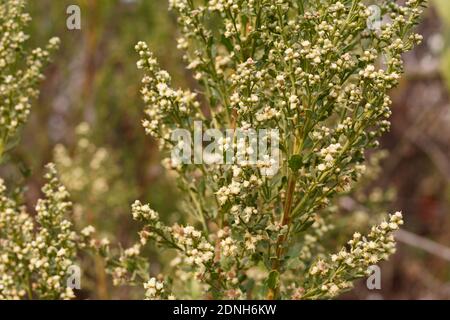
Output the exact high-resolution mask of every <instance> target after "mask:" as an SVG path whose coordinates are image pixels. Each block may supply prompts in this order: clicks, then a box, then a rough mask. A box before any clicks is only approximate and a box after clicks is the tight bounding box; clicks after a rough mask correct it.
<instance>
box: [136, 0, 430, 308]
mask: <svg viewBox="0 0 450 320" xmlns="http://www.w3.org/2000/svg"><path fill="white" fill-rule="evenodd" d="M378 3H379V8H380V9H381V13H382V15H383V17H386V18H387V19H389V22H387V23H385V24H381V26H380V29H376V28H368V27H367V24H368V21H369V20H370V18H371V16H370V15H371V11H370V10H368V7H367V6H366V5H365V4H364V3H363V2H362V1H350V0H348V1H332V0H330V1H292V0H277V1H266V0H259V1H258V0H254V1H237V0H235V1H234V0H230V1H222V0H217V1H216V0H214V1H212V0H211V1H208V2H205V3H204V4H203V5H202V4H200V2H198V1H194V0H171V1H170V7H171V8H172V10H174V11H175V12H176V13H177V15H178V21H179V23H180V26H181V32H182V36H181V37H180V39H179V41H178V44H179V45H178V47H179V48H180V49H183V50H185V59H186V61H187V63H188V69H190V70H192V72H193V73H194V77H195V79H196V80H198V82H199V84H200V85H201V88H202V90H200V91H199V92H197V93H194V92H191V91H189V90H176V89H173V88H172V86H171V78H170V75H169V74H168V73H167V72H166V71H164V70H162V69H161V68H160V67H159V65H158V63H157V61H156V59H155V58H154V56H153V54H152V53H151V51H150V50H149V48H148V46H147V45H146V44H145V43H143V42H140V43H139V44H137V45H136V51H137V52H138V54H139V56H140V60H139V61H138V63H137V65H138V68H140V69H143V70H144V71H145V73H146V75H145V76H144V78H143V80H142V82H143V89H142V95H143V98H144V101H145V103H146V108H145V114H146V118H145V119H144V121H143V126H144V128H145V130H146V132H147V133H148V134H150V135H152V136H153V137H155V138H157V139H158V140H159V141H160V147H161V149H162V152H163V153H165V154H167V155H168V154H170V152H172V151H173V149H174V148H177V147H179V146H180V143H179V141H175V140H174V139H172V137H173V136H174V133H176V131H177V130H178V129H185V130H188V131H189V132H194V130H195V121H202V123H203V125H204V126H205V127H206V128H209V129H219V130H227V129H236V128H241V129H242V130H244V131H245V130H250V129H256V130H257V129H277V130H279V135H280V137H279V144H280V145H279V149H280V159H279V162H280V170H279V171H278V172H276V173H275V174H274V175H264V174H262V170H263V169H264V168H266V167H267V165H268V163H267V162H269V164H270V162H271V161H277V160H276V159H266V160H267V161H260V162H258V163H257V165H251V164H250V163H246V162H245V161H244V162H241V163H239V164H236V163H234V164H227V165H222V164H213V165H211V164H204V163H198V162H195V161H194V162H195V165H193V164H189V163H192V162H191V161H190V160H191V159H188V161H187V163H180V162H178V161H174V159H173V158H172V159H171V158H167V159H165V160H164V161H163V163H164V164H165V166H166V168H167V169H168V170H170V171H171V172H173V173H174V174H175V175H176V176H177V177H178V180H179V183H180V187H181V189H182V190H183V191H185V194H186V205H185V206H184V208H185V211H186V217H187V218H186V219H185V221H183V224H182V225H180V224H175V225H172V226H168V225H166V224H164V223H163V222H162V221H161V220H160V219H159V216H158V214H157V213H156V212H155V211H153V210H152V209H151V208H150V206H149V205H143V204H141V203H140V202H136V203H135V204H134V205H133V208H132V211H133V217H134V218H135V219H136V220H139V221H141V222H143V223H144V228H143V230H142V232H141V233H140V239H141V245H144V244H146V243H147V242H148V240H152V242H155V243H156V244H157V245H159V246H161V247H162V248H166V249H173V251H175V252H176V256H175V258H174V260H173V261H172V263H171V264H170V266H169V267H167V269H165V270H164V271H165V272H166V273H165V275H164V276H161V277H160V278H161V279H160V280H158V281H159V282H155V281H156V280H151V283H150V282H146V284H145V288H146V289H147V290H148V291H147V292H148V294H147V297H149V298H161V297H162V296H161V292H164V291H163V290H165V291H171V292H173V293H174V295H175V296H176V297H177V298H191V297H193V296H195V294H197V295H198V296H200V297H207V296H211V297H213V298H217V299H220V298H233V299H234V298H268V299H280V298H286V299H290V298H296V299H299V298H303V299H307V298H311V299H312V298H315V299H316V298H329V297H334V296H336V295H337V294H339V293H341V292H342V291H344V290H347V289H349V288H350V287H351V285H352V281H353V280H355V279H357V278H360V277H363V276H365V275H366V274H367V269H368V267H369V266H370V265H372V264H375V263H377V262H379V261H381V260H385V259H387V258H388V256H389V255H390V254H391V253H393V252H394V249H395V246H394V239H393V236H392V233H393V232H394V231H395V230H396V229H397V228H398V227H399V225H401V224H402V217H401V214H400V213H395V214H394V215H391V216H390V217H389V218H388V219H387V220H386V221H383V222H381V223H380V224H378V225H376V226H374V227H372V229H371V231H370V233H369V234H368V235H367V236H362V235H361V234H359V233H355V234H354V236H353V238H352V239H351V240H350V241H349V242H348V243H347V245H346V246H344V247H343V248H342V249H341V250H338V252H337V253H336V254H329V253H328V252H323V250H317V247H319V246H323V245H324V244H323V243H321V241H320V240H319V241H311V238H314V239H320V238H321V235H322V234H323V233H324V232H327V231H328V230H329V227H328V226H327V219H325V215H324V214H323V213H324V212H326V211H327V208H328V207H329V206H330V204H331V200H332V199H333V198H335V197H336V195H340V194H342V193H344V192H346V191H348V190H350V188H351V187H352V185H353V184H354V182H355V181H357V180H358V179H359V178H360V177H361V175H362V174H363V173H364V171H365V169H366V167H365V165H364V160H365V152H366V150H367V149H369V148H373V147H376V146H377V145H378V142H377V138H378V137H379V136H380V135H381V134H383V133H384V132H386V131H387V130H388V129H389V122H388V120H387V119H388V118H389V116H390V114H391V111H390V108H389V106H390V104H391V101H390V99H389V96H388V91H389V90H390V89H391V88H393V87H394V86H396V85H397V84H398V80H399V78H400V74H401V73H402V71H403V70H402V61H401V54H402V53H404V52H405V51H408V50H410V49H411V48H412V47H413V46H414V45H415V44H417V43H419V42H420V40H421V37H420V36H419V35H417V34H414V33H412V28H413V27H414V25H415V24H416V23H417V21H418V19H419V16H420V14H421V12H422V10H421V8H422V7H423V6H424V3H425V1H422V0H409V1H407V2H406V4H405V5H404V6H401V5H398V4H396V3H394V2H393V1H379V2H378ZM190 143H192V144H194V141H190ZM217 143H218V144H219V147H220V148H219V150H220V152H223V153H224V154H226V153H227V152H229V151H230V150H231V151H233V152H236V150H237V151H238V152H240V155H241V156H243V157H244V158H245V159H249V158H250V157H251V155H252V153H253V152H255V150H253V149H252V148H251V147H249V146H247V145H246V144H245V141H241V140H238V139H237V138H236V136H233V137H232V138H227V139H220V140H219V141H217ZM269 143H273V141H269ZM193 147H194V148H195V146H193ZM242 150H244V151H242ZM138 246H140V245H138ZM138 251H139V250H137V251H136V255H137V254H138V253H139V252H138ZM129 271H130V270H129ZM162 278H165V281H166V283H165V284H163V282H162V281H161V280H162ZM146 280H147V279H146ZM186 283H189V284H190V285H186ZM169 287H170V290H169ZM149 288H150V289H149ZM192 288H196V289H195V290H197V293H193V289H192Z"/></svg>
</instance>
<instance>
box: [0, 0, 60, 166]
mask: <svg viewBox="0 0 450 320" xmlns="http://www.w3.org/2000/svg"><path fill="white" fill-rule="evenodd" d="M25 3H26V1H25V0H9V1H1V2H0V35H1V36H0V158H1V155H2V153H3V152H4V151H5V150H7V149H9V148H11V147H12V145H11V144H12V143H13V140H14V138H15V136H16V134H17V132H18V130H19V129H20V128H21V126H22V125H23V124H24V123H25V121H26V120H27V119H28V115H29V114H30V108H31V100H32V99H33V98H35V97H36V96H37V94H38V91H37V90H36V88H35V87H36V84H37V83H38V82H39V81H40V80H41V79H42V78H43V75H42V71H43V68H44V65H45V63H46V62H47V61H48V60H49V56H50V52H51V51H54V50H55V49H56V48H57V47H58V45H59V39H58V38H52V39H51V40H50V41H49V43H48V45H47V47H46V48H45V49H41V48H36V49H34V50H32V51H31V52H30V51H27V50H26V49H25V42H26V40H27V39H28V35H27V34H25V33H24V30H25V28H26V26H27V24H28V22H29V21H30V19H31V18H30V16H29V15H28V14H27V13H25V12H24V6H25ZM19 53H20V54H19Z"/></svg>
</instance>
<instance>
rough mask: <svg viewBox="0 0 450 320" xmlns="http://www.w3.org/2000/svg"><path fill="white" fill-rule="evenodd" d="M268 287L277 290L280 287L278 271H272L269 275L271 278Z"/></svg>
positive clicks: (268, 278)
mask: <svg viewBox="0 0 450 320" xmlns="http://www.w3.org/2000/svg"><path fill="white" fill-rule="evenodd" d="M266 281H267V282H266V284H267V287H268V288H270V289H275V288H277V287H278V283H279V281H280V274H279V273H278V271H276V270H272V271H270V273H269V277H267V280H266Z"/></svg>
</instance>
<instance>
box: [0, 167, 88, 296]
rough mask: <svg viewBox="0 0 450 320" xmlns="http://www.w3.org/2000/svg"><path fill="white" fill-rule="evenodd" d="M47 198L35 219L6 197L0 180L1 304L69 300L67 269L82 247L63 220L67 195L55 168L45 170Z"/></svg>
mask: <svg viewBox="0 0 450 320" xmlns="http://www.w3.org/2000/svg"><path fill="white" fill-rule="evenodd" d="M47 169H48V173H47V174H46V176H45V178H46V180H47V184H46V185H45V186H44V187H43V188H42V192H43V193H44V195H45V198H43V199H40V200H39V201H38V202H37V204H36V212H37V215H36V218H34V217H33V216H32V215H30V214H29V213H27V212H26V209H25V207H24V206H23V205H22V204H21V202H19V201H18V200H16V199H14V198H10V197H8V196H7V194H6V187H5V185H4V183H3V180H0V247H1V249H0V272H1V275H2V276H1V278H0V299H21V298H24V297H27V298H28V299H37V298H39V299H71V298H74V293H73V291H72V289H71V288H70V287H68V286H67V285H66V283H67V282H66V280H67V277H68V276H69V274H68V269H69V267H71V266H72V265H73V264H74V262H75V259H76V255H77V251H78V249H79V248H81V247H83V241H82V240H83V237H80V236H78V235H77V234H76V233H75V232H74V230H73V226H72V223H71V222H70V221H69V220H68V219H67V217H66V215H67V213H68V211H69V209H70V207H71V202H70V201H69V200H68V196H69V193H68V192H67V190H66V188H65V187H64V186H63V185H61V183H60V182H59V180H58V178H57V175H56V170H55V167H54V165H53V164H50V165H48V166H47Z"/></svg>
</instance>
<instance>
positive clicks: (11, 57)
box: [0, 0, 91, 299]
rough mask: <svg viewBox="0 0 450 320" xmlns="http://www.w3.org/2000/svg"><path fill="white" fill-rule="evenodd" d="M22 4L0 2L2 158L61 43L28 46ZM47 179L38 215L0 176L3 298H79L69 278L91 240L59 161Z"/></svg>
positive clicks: (17, 0)
mask: <svg viewBox="0 0 450 320" xmlns="http://www.w3.org/2000/svg"><path fill="white" fill-rule="evenodd" d="M24 5H25V1H22V0H7V1H4V0H1V1H0V30H1V40H0V160H3V158H2V156H3V155H4V154H5V152H6V151H9V149H10V148H11V147H12V146H14V144H15V143H16V141H17V140H18V135H17V134H18V131H19V129H20V128H21V126H22V125H23V124H24V123H25V121H26V120H27V117H28V114H29V113H30V107H31V104H30V103H31V99H32V98H35V97H36V96H37V94H38V91H37V90H36V89H35V87H36V85H37V83H38V81H39V80H40V79H42V78H43V75H42V69H43V66H44V62H46V61H48V59H49V51H51V50H54V49H55V48H56V47H57V46H58V43H59V40H58V39H57V38H53V39H51V40H50V43H49V45H48V46H47V48H46V50H42V49H39V48H38V49H34V50H33V51H32V52H28V51H27V50H26V49H25V48H24V41H25V40H26V39H27V38H28V36H27V35H26V34H25V33H24V32H23V29H24V27H25V26H26V23H27V22H28V21H29V19H30V17H29V15H28V14H26V13H24V12H23V8H24ZM45 179H46V181H47V183H46V184H45V185H44V187H43V188H42V193H43V195H44V198H42V199H39V200H38V201H37V204H36V206H35V211H36V215H33V214H31V213H29V212H27V209H26V207H25V204H24V201H23V193H22V192H21V190H19V191H15V192H9V193H8V192H7V189H6V186H5V182H4V181H3V179H0V275H1V276H0V299H22V298H27V299H71V298H74V297H75V295H74V292H73V290H72V286H68V281H67V280H68V277H69V276H70V275H71V274H70V271H71V267H72V266H73V265H74V263H75V261H76V258H77V254H78V252H79V250H81V249H82V248H84V247H86V242H88V243H89V241H91V239H90V238H88V237H86V236H83V234H77V233H76V232H75V231H74V228H73V224H72V222H71V221H70V220H69V218H68V213H69V211H70V208H71V206H72V204H71V202H70V201H69V200H68V198H69V193H68V191H67V189H66V188H65V187H64V186H63V185H62V184H61V183H60V181H59V179H58V177H57V172H56V169H55V165H53V164H49V165H48V166H47V174H46V175H45Z"/></svg>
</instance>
